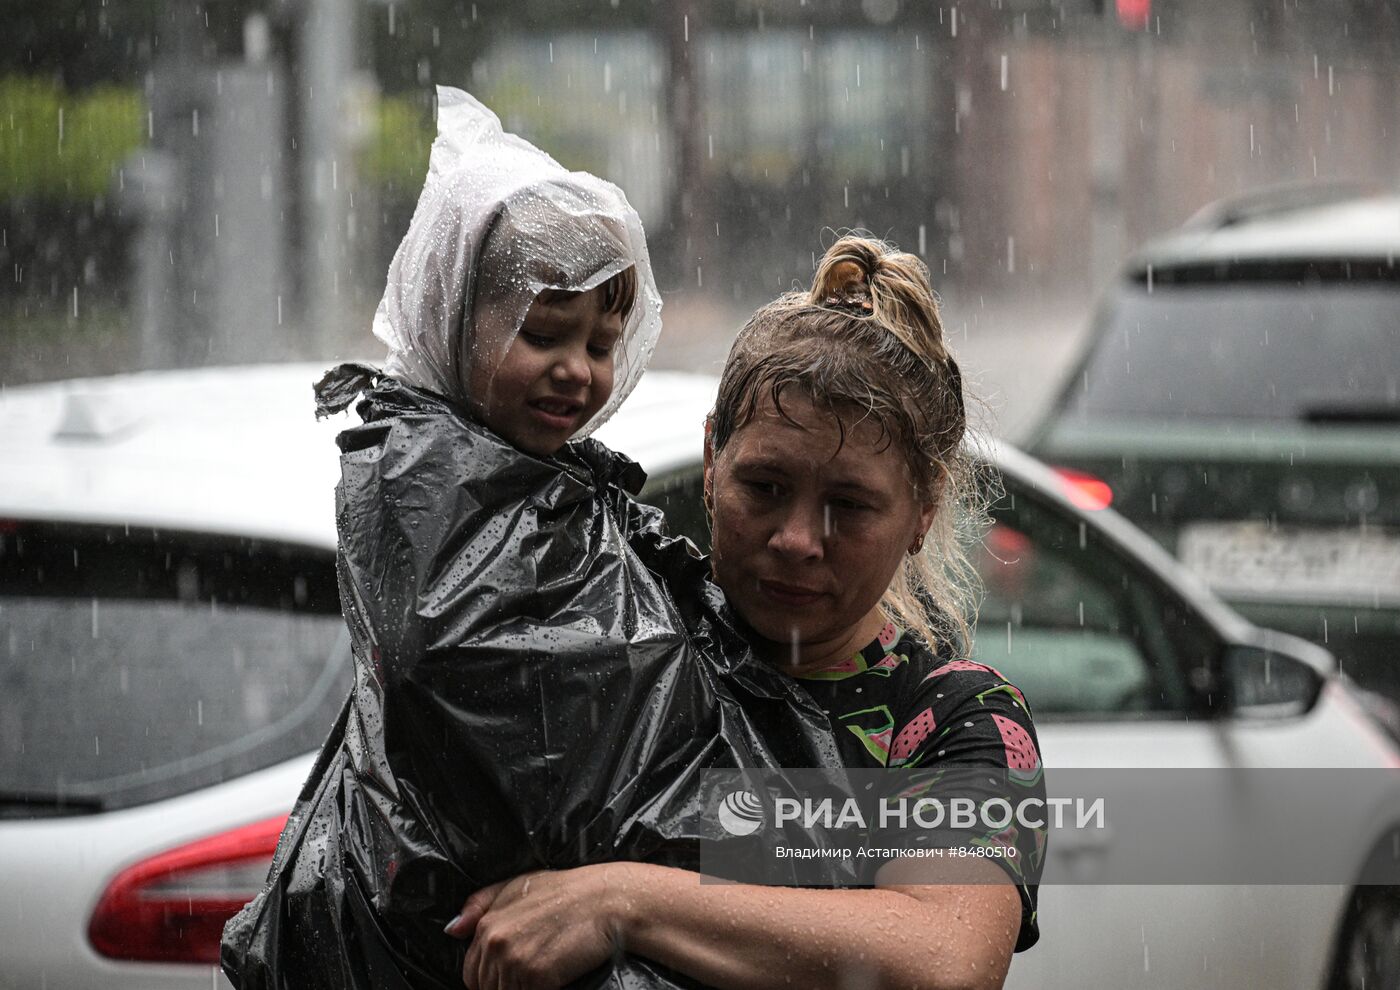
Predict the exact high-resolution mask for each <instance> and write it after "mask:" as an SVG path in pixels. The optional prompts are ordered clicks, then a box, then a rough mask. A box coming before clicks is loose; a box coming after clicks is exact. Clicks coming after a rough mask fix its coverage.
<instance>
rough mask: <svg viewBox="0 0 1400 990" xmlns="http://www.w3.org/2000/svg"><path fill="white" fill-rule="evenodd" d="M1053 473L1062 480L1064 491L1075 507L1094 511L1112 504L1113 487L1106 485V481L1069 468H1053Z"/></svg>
mask: <svg viewBox="0 0 1400 990" xmlns="http://www.w3.org/2000/svg"><path fill="white" fill-rule="evenodd" d="M1055 473H1056V474H1058V475H1059V476H1060V480H1061V481H1063V482H1064V489H1063V490H1064V493H1065V495H1066V496H1067V497H1068V498H1069V500H1070V501H1071V502H1073V503H1074V506H1075V508H1078V509H1086V510H1088V511H1090V512H1094V511H1096V510H1098V509H1107V508H1108V507H1109V506H1110V505H1111V504H1113V489H1112V488H1109V487H1108V482H1106V481H1102V480H1100V479H1099V478H1095V477H1094V476H1093V475H1092V474H1085V473H1084V472H1082V471H1074V470H1072V469H1070V468H1055Z"/></svg>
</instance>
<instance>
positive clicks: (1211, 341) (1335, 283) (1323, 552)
mask: <svg viewBox="0 0 1400 990" xmlns="http://www.w3.org/2000/svg"><path fill="white" fill-rule="evenodd" d="M1397 253H1400V196H1383V197H1375V196H1373V197H1359V196H1354V195H1351V196H1344V195H1339V194H1338V193H1337V192H1336V191H1335V190H1327V189H1316V188H1314V189H1296V188H1295V189H1291V190H1285V191H1282V192H1275V193H1267V194H1263V195H1259V196H1256V197H1253V198H1250V199H1245V200H1237V201H1235V202H1233V203H1227V204H1223V205H1221V206H1217V207H1214V208H1212V209H1210V210H1208V211H1206V212H1204V213H1202V214H1201V215H1200V216H1198V217H1197V218H1196V219H1194V220H1193V221H1191V222H1190V223H1188V224H1187V225H1186V226H1184V227H1183V228H1182V229H1181V230H1180V231H1178V232H1176V233H1175V234H1173V235H1172V236H1169V237H1167V238H1165V239H1163V240H1161V241H1158V242H1157V243H1154V244H1152V245H1150V246H1148V247H1147V248H1146V249H1145V250H1143V251H1142V252H1140V253H1139V254H1138V255H1137V256H1136V257H1135V258H1134V259H1132V261H1131V262H1129V264H1128V265H1127V266H1126V267H1125V269H1124V270H1123V272H1122V274H1121V275H1120V277H1119V278H1118V280H1117V281H1116V283H1115V284H1114V285H1113V286H1112V288H1111V289H1110V290H1109V291H1108V293H1107V296H1106V298H1105V299H1104V301H1103V303H1102V306H1101V307H1100V310H1099V313H1098V317H1097V320H1096V323H1095V326H1094V329H1093V332H1092V334H1091V335H1090V338H1089V343H1088V346H1087V348H1086V350H1085V353H1084V354H1083V356H1082V358H1081V359H1080V360H1079V362H1078V363H1077V364H1076V365H1075V366H1074V371H1073V374H1072V375H1071V376H1070V378H1069V379H1068V381H1067V382H1066V384H1065V387H1064V390H1063V392H1062V394H1061V395H1060V397H1059V399H1058V401H1057V402H1056V403H1055V405H1054V406H1053V408H1052V410H1051V412H1050V414H1049V416H1048V418H1047V419H1046V421H1045V422H1044V423H1043V424H1042V426H1041V428H1040V429H1039V430H1038V431H1037V433H1036V435H1035V437H1034V438H1033V440H1032V443H1031V444H1030V447H1031V450H1032V451H1033V452H1034V453H1035V454H1036V455H1037V456H1039V457H1041V458H1042V459H1043V460H1045V461H1047V462H1048V463H1050V464H1052V465H1057V466H1060V467H1061V468H1063V469H1066V473H1067V474H1068V476H1069V477H1070V478H1071V479H1072V480H1075V481H1077V482H1078V483H1079V484H1080V485H1081V486H1082V494H1083V498H1084V501H1085V502H1086V503H1089V504H1094V503H1096V502H1097V503H1099V504H1102V503H1105V502H1107V501H1111V502H1112V504H1113V507H1114V508H1115V509H1117V510H1118V511H1119V512H1121V513H1122V514H1123V515H1125V516H1127V517H1128V518H1129V519H1131V520H1132V521H1133V522H1135V523H1137V524H1138V525H1139V526H1141V527H1142V528H1143V529H1145V530H1146V531H1147V532H1149V533H1150V534H1152V535H1153V536H1154V537H1156V539H1157V540H1159V541H1160V542H1161V543H1162V544H1163V545H1164V546H1166V548H1167V549H1168V550H1170V551H1172V552H1173V553H1175V554H1176V555H1177V556H1178V557H1179V558H1180V559H1181V560H1182V561H1183V562H1184V563H1186V564H1187V565H1188V566H1189V567H1190V568H1191V569H1192V570H1194V571H1195V572H1196V573H1197V574H1199V575H1200V576H1201V577H1203V578H1204V579H1205V580H1206V581H1207V582H1208V583H1209V584H1210V585H1211V586H1212V587H1213V588H1215V590H1217V591H1218V592H1219V593H1220V594H1221V595H1222V596H1223V597H1224V598H1226V599H1227V600H1229V601H1230V602H1231V603H1233V604H1234V605H1235V606H1236V607H1237V608H1238V609H1239V610H1240V611H1241V612H1243V613H1244V614H1245V615H1246V616H1248V617H1249V618H1251V619H1253V620H1254V621H1255V622H1256V623H1258V624H1260V625H1263V626H1267V627H1270V628H1275V629H1283V630H1287V631H1289V632H1293V633H1296V634H1298V635H1301V636H1305V637H1307V638H1309V639H1312V640H1314V641H1316V642H1318V643H1321V644H1323V645H1325V646H1326V647H1327V648H1328V649H1330V650H1331V651H1332V652H1333V653H1335V654H1336V655H1337V657H1338V659H1339V660H1340V661H1341V663H1342V666H1343V669H1344V670H1345V671H1346V672H1347V673H1348V674H1350V675H1351V677H1352V678H1353V679H1354V680H1356V681H1357V682H1358V683H1360V684H1361V685H1362V686H1366V687H1370V688H1372V689H1373V690H1375V691H1378V692H1381V693H1384V694H1387V695H1389V696H1390V697H1392V698H1400V268H1397V266H1396V255H1397Z"/></svg>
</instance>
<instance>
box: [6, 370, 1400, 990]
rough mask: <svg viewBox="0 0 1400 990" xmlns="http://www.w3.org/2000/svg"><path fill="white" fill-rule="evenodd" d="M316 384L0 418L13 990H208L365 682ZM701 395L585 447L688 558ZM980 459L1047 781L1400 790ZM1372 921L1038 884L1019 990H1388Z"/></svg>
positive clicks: (993, 562)
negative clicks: (289, 820)
mask: <svg viewBox="0 0 1400 990" xmlns="http://www.w3.org/2000/svg"><path fill="white" fill-rule="evenodd" d="M322 370H323V369H322V368H321V367H319V366H308V365H283V366H277V367H249V368H231V369H217V370H205V371H186V372H151V373H144V374H137V375H129V376H121V377H115V378H108V379H99V380H90V381H75V382H67V383H59V384H45V385H34V386H24V387H19V388H12V389H9V390H7V391H5V392H4V393H3V394H0V465H3V474H0V877H3V878H4V880H3V884H4V891H5V896H0V987H4V988H25V990H28V988H40V987H74V988H85V987H94V988H96V987H102V988H104V990H120V988H137V987H139V988H161V987H171V988H174V987H189V988H204V987H209V986H211V985H217V984H218V983H219V982H220V981H221V980H222V977H221V976H219V975H218V973H217V967H216V961H217V956H218V941H219V934H220V931H221V929H222V926H223V922H224V920H225V919H226V918H227V917H229V916H230V915H231V914H232V913H233V912H234V911H235V910H237V908H238V907H239V906H240V905H241V904H242V903H243V902H245V901H246V900H247V899H249V898H250V897H251V896H252V895H253V894H254V893H255V891H256V890H257V889H258V887H259V886H260V883H261V881H262V878H263V874H264V872H265V870H266V867H267V863H268V861H269V859H270V857H271V853H272V850H273V847H274V844H275V841H276V838H277V834H278V832H279V830H280V827H281V823H282V821H283V819H284V818H285V815H286V813H287V811H288V809H289V807H290V805H291V802H292V800H293V798H294V797H295V795H296V793H297V791H298V788H299V786H300V784H301V782H302V779H303V777H304V776H305V774H306V772H307V770H308V769H309V767H310V764H311V759H312V756H313V753H314V751H315V749H316V748H317V746H318V745H319V743H320V741H321V738H322V736H323V735H324V733H325V732H326V731H327V730H328V728H329V727H330V723H331V721H332V720H333V718H334V716H335V714H336V712H337V710H338V708H339V706H340V704H341V702H342V701H343V699H344V696H345V693H346V690H347V686H348V684H349V681H350V677H351V665H350V659H349V653H348V641H347V636H346V634H345V632H344V628H343V623H342V622H341V620H340V617H339V611H338V605H339V603H338V597H337V593H336V588H335V575H334V570H333V561H334V548H335V525H334V512H333V494H332V489H333V487H334V484H335V482H336V480H337V477H338V464H337V450H336V447H335V444H334V436H335V434H336V432H337V431H338V430H339V429H341V428H342V426H343V425H345V423H347V422H348V419H347V418H346V417H344V416H342V417H334V418H332V419H331V420H329V421H326V422H321V423H317V422H315V421H314V419H313V416H312V399H311V383H312V382H313V381H314V380H315V379H316V378H317V377H318V376H319V374H320V372H321V371H322ZM715 384H716V383H715V381H714V379H712V378H707V377H702V376H695V375H681V374H670V373H664V372H653V373H651V374H648V375H647V376H646V377H645V378H644V379H643V381H642V382H641V384H640V386H639V387H638V389H637V391H636V393H635V394H634V395H633V396H632V397H631V398H630V399H629V400H628V401H627V403H626V404H625V405H624V406H623V408H622V411H621V412H620V413H619V414H618V415H617V416H616V417H615V418H614V420H613V421H612V422H610V423H609V424H608V425H607V426H606V427H605V428H604V429H603V430H602V431H601V433H600V438H601V439H602V440H604V441H605V442H607V443H608V444H610V445H611V446H613V447H615V448H616V449H618V450H622V451H624V452H626V453H628V454H630V455H631V456H633V457H634V458H636V459H637V460H638V461H639V462H640V463H641V464H642V465H643V467H645V468H646V469H647V470H648V472H649V473H650V475H651V478H652V481H651V483H650V484H649V486H648V489H647V492H646V493H645V496H646V497H647V498H649V499H650V500H652V501H654V502H656V503H657V504H660V505H662V506H663V507H665V508H666V509H667V511H668V514H669V515H670V517H671V520H672V523H673V526H674V527H675V528H676V529H677V530H680V531H682V532H686V533H688V534H690V535H692V536H693V537H694V538H696V539H697V540H698V541H703V540H704V538H705V528H704V520H703V515H702V510H701V507H700V499H699V470H700V437H701V428H702V422H703V419H704V415H705V413H706V412H707V411H708V409H709V407H710V404H711V402H712V399H713V396H714V390H715ZM995 463H996V465H997V467H998V468H1000V471H1001V476H1002V479H1003V484H1004V486H1005V489H1006V492H1007V497H1005V498H1003V499H1001V500H1000V501H999V502H998V504H997V507H996V509H995V511H994V516H995V518H996V526H995V527H994V529H993V530H992V532H991V534H990V535H989V537H988V543H987V545H988V548H989V549H988V552H987V554H986V556H985V557H984V559H983V560H982V562H981V564H982V567H983V572H984V576H985V578H986V580H987V584H988V598H987V602H986V604H985V606H984V609H983V612H982V617H981V625H980V628H981V631H982V632H981V636H980V638H979V644H978V655H979V656H980V657H981V658H983V659H986V660H988V661H989V662H992V663H994V664H996V665H997V666H998V667H1000V668H1001V669H1002V670H1004V671H1005V672H1007V673H1008V674H1009V675H1010V676H1011V677H1012V678H1013V679H1014V680H1016V681H1017V682H1018V683H1019V684H1020V685H1021V687H1022V688H1023V689H1024V691H1025V693H1026V695H1027V696H1028V698H1029V700H1030V704H1031V706H1032V708H1033V709H1034V710H1035V711H1036V715H1037V724H1038V727H1039V730H1040V735H1041V744H1042V751H1043V755H1044V759H1045V762H1046V764H1047V766H1049V767H1051V768H1055V767H1308V766H1338V767H1343V766H1354V767H1400V753H1398V752H1397V749H1396V746H1395V744H1394V742H1393V741H1392V740H1390V739H1389V738H1387V737H1386V736H1385V734H1384V733H1383V732H1382V731H1380V730H1379V729H1378V728H1377V727H1376V726H1375V725H1374V723H1373V722H1372V721H1371V720H1370V719H1369V718H1368V716H1366V715H1365V714H1364V713H1363V712H1362V711H1361V709H1360V708H1359V707H1358V705H1357V703H1356V701H1355V699H1354V697H1353V696H1352V694H1351V692H1350V689H1349V688H1348V687H1347V686H1346V685H1345V684H1344V683H1342V682H1341V681H1340V680H1339V679H1338V678H1337V676H1336V675H1335V673H1334V671H1333V665H1332V662H1331V659H1330V657H1329V656H1328V655H1327V654H1326V653H1325V652H1324V651H1322V650H1320V649H1317V648H1315V647H1311V646H1309V645H1308V644H1306V643H1302V642H1301V641H1292V640H1283V639H1274V640H1271V641H1270V642H1271V644H1272V649H1274V651H1275V653H1274V661H1273V662H1274V663H1275V670H1276V671H1277V670H1286V671H1287V672H1288V673H1289V674H1290V675H1291V676H1275V677H1274V678H1273V679H1272V681H1271V682H1270V684H1268V685H1264V684H1262V683H1255V682H1253V681H1250V680H1249V678H1250V677H1251V676H1252V674H1251V671H1252V670H1253V668H1252V667H1251V665H1250V663H1249V659H1250V658H1251V657H1252V656H1255V655H1257V654H1258V653H1259V650H1260V648H1261V644H1263V643H1264V642H1265V640H1264V638H1263V637H1264V634H1262V633H1261V632H1260V631H1259V630H1257V629H1255V628H1254V627H1253V626H1251V625H1249V624H1248V623H1247V622H1245V621H1244V620H1243V619H1241V618H1240V617H1239V616H1237V615H1236V614H1235V613H1233V612H1231V611H1230V610H1229V609H1227V608H1225V607H1224V606H1222V605H1221V604H1220V603H1219V602H1218V601H1217V600H1215V599H1214V598H1213V597H1212V596H1211V595H1210V594H1209V593H1208V592H1206V591H1205V590H1204V589H1203V588H1202V587H1200V586H1199V585H1198V584H1197V583H1196V582H1195V581H1194V580H1193V579H1192V578H1191V577H1189V576H1188V575H1186V574H1184V572H1183V571H1182V570H1181V569H1180V568H1179V567H1178V565H1176V564H1175V563H1174V562H1173V561H1172V560H1171V559H1169V558H1168V557H1167V556H1166V555H1165V554H1164V553H1163V552H1162V551H1160V550H1159V549H1158V548H1157V547H1156V545H1155V544H1153V543H1152V542H1151V541H1150V540H1148V539H1146V538H1145V537H1143V536H1142V535H1141V534H1139V533H1138V532H1137V531H1136V530H1134V529H1133V528H1132V527H1130V526H1128V525H1127V524H1126V523H1124V522H1123V521H1122V520H1120V519H1118V518H1117V517H1116V516H1114V515H1113V514H1112V513H1111V512H1092V513H1091V512H1085V511H1083V510H1080V509H1077V508H1075V507H1074V505H1073V504H1072V503H1071V502H1070V501H1069V499H1068V498H1067V497H1066V496H1065V494H1064V493H1063V492H1062V486H1063V482H1062V481H1061V480H1060V479H1059V478H1058V477H1057V476H1056V475H1054V474H1052V473H1051V472H1049V471H1047V470H1046V469H1044V468H1043V467H1041V466H1040V465H1038V464H1036V463H1035V462H1033V461H1031V460H1029V459H1028V458H1026V457H1024V456H1023V455H1020V454H1018V453H1016V452H1014V451H1009V450H1003V451H1001V452H1000V453H999V454H997V455H995ZM1280 644H1282V645H1280ZM1013 647H1014V648H1013ZM1246 697H1248V698H1250V699H1252V700H1251V703H1250V704H1244V703H1243V701H1242V699H1244V698H1246ZM1377 840H1378V841H1381V837H1379V836H1378V839H1377ZM1365 852H1366V850H1364V849H1358V850H1357V861H1358V863H1360V862H1361V860H1362V857H1363V855H1364V853H1365ZM1095 853H1096V850H1094V849H1088V850H1085V849H1082V848H1079V849H1070V848H1066V849H1058V850H1057V849H1056V847H1055V846H1054V844H1053V843H1052V845H1051V856H1052V857H1055V856H1066V855H1074V856H1083V855H1086V854H1087V855H1094V854H1095ZM1356 893H1357V892H1353V891H1352V890H1350V889H1348V888H1345V887H1341V886H1330V887H1329V886H1313V887H1289V888H1278V887H1259V888H1255V887H1150V888H1144V887H1121V886H1120V887H1108V886H1104V887H1072V886H1046V887H1044V888H1043V889H1042V890H1041V910H1040V923H1041V929H1042V933H1043V934H1042V939H1041V942H1040V944H1039V945H1038V946H1037V947H1036V948H1034V949H1033V950H1031V951H1030V952H1029V953H1026V954H1023V955H1021V956H1018V957H1017V959H1016V961H1015V962H1014V963H1013V965H1012V970H1011V984H1012V985H1014V986H1025V987H1055V986H1065V987H1069V986H1074V987H1080V986H1103V987H1108V986H1113V987H1122V986H1130V985H1137V984H1147V983H1153V984H1155V985H1161V986H1171V987H1181V986H1193V987H1205V986H1218V987H1241V986H1268V987H1276V988H1284V987H1300V988H1301V987H1307V988H1318V987H1322V986H1329V985H1335V986H1344V987H1353V986H1354V987H1361V986H1363V985H1365V986H1367V987H1378V986H1393V985H1395V984H1396V980H1397V973H1400V960H1397V959H1396V953H1395V948H1396V946H1397V945H1400V940H1397V939H1396V937H1395V933H1396V932H1397V931H1400V907H1397V905H1400V896H1397V892H1396V891H1395V890H1393V889H1390V888H1364V889H1361V890H1360V892H1359V894H1357V895H1356V896H1354V894H1356ZM1387 947H1388V949H1389V951H1390V953H1391V954H1390V955H1389V956H1387V955H1386V950H1387ZM1349 966H1350V967H1352V968H1351V969H1348V967H1349ZM1387 966H1388V967H1390V968H1386V967H1387ZM1367 967H1369V969H1368V968H1367Z"/></svg>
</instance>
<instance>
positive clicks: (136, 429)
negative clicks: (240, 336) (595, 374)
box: [0, 364, 714, 547]
mask: <svg viewBox="0 0 1400 990" xmlns="http://www.w3.org/2000/svg"><path fill="white" fill-rule="evenodd" d="M325 370H326V369H325V366H324V365H320V364H283V365H262V366H256V365H255V366H246V367H233V368H206V369H199V370H185V371H149V372H141V373H137V374H128V375H116V376H112V377H108V378H91V379H78V380H71V381H63V382H53V383H44V384H35V385H22V386H17V387H11V388H7V389H4V390H0V464H3V465H4V474H3V477H0V518H10V519H30V520H34V519H42V520H53V521H69V522H91V523H106V524H117V525H129V526H134V527H141V528H146V527H150V528H156V529H172V530H186V531H196V532H207V533H228V534H235V535H242V536H253V537H258V538H266V539H279V540H287V541H291V542H296V543H304V544H308V545H313V546H326V547H331V546H334V545H335V512H334V494H333V492H334V488H335V484H336V482H337V481H338V480H339V477H340V467H339V461H338V451H337V448H336V446H335V436H336V434H337V433H338V432H339V431H341V430H342V429H345V428H346V427H347V426H350V425H352V424H354V423H357V422H359V420H358V417H356V416H355V415H354V413H352V412H350V411H348V410H347V411H346V412H344V413H341V414H339V415H336V416H332V417H330V418H328V419H326V420H324V421H321V422H317V421H316V419H315V416H314V405H313V400H312V391H311V386H312V383H313V382H315V381H316V380H317V379H318V378H319V377H320V376H321V375H322V374H323V373H324V372H325ZM713 397H714V379H713V378H709V377H706V376H701V375H688V374H682V373H677V372H665V371H654V372H651V373H649V374H647V375H646V376H644V377H643V379H642V380H641V382H640V383H639V384H638V386H637V388H636V391H635V392H634V393H633V394H632V395H631V396H630V397H629V398H628V400H627V402H626V403H624V405H623V407H622V409H621V410H620V411H619V412H618V413H617V415H616V416H614V417H613V419H612V420H611V421H609V422H608V423H607V424H605V425H604V427H603V428H602V429H601V430H600V431H599V433H598V436H599V438H600V439H601V440H603V441H604V442H606V443H608V444H609V445H610V446H612V447H614V448H615V449H618V450H622V451H625V452H626V453H627V454H628V455H629V456H631V457H633V458H634V459H635V460H637V461H638V462H639V463H640V464H641V465H642V466H643V467H644V468H645V469H646V470H647V471H648V472H652V473H657V472H665V471H668V470H671V469H674V468H676V467H680V466H681V465H683V464H685V463H688V462H691V461H694V460H695V459H696V458H697V457H698V455H699V450H700V444H701V437H702V436H703V428H704V419H705V414H706V413H707V412H708V411H709V409H710V404H711V402H712V401H713Z"/></svg>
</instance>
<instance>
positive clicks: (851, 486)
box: [831, 478, 885, 501]
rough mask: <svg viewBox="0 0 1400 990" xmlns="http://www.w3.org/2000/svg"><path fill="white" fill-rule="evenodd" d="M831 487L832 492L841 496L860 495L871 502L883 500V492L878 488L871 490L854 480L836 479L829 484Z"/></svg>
mask: <svg viewBox="0 0 1400 990" xmlns="http://www.w3.org/2000/svg"><path fill="white" fill-rule="evenodd" d="M831 487H832V489H833V490H834V491H837V492H840V493H841V494H843V495H860V496H862V497H864V498H867V499H870V500H871V501H878V500H883V499H884V498H885V492H883V491H881V490H880V489H878V488H872V487H870V486H869V485H867V484H865V483H864V482H862V481H857V480H855V479H850V478H837V479H835V480H833V481H832V482H831Z"/></svg>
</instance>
